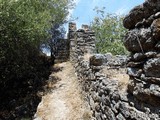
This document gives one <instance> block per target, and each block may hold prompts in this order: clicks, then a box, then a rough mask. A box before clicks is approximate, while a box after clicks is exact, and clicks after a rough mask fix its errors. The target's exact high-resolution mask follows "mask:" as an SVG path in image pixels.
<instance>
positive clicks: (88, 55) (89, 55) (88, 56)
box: [83, 53, 92, 61]
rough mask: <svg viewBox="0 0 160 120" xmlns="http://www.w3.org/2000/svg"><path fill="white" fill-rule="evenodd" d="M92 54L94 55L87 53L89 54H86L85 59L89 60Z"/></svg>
mask: <svg viewBox="0 0 160 120" xmlns="http://www.w3.org/2000/svg"><path fill="white" fill-rule="evenodd" d="M91 56H92V55H91V54H89V53H87V54H85V55H84V57H83V59H84V60H85V61H89V58H90V57H91Z"/></svg>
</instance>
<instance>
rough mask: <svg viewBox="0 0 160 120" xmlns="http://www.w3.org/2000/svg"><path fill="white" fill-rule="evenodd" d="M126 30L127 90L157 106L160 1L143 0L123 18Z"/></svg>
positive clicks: (158, 96) (158, 94) (159, 79)
mask: <svg viewBox="0 0 160 120" xmlns="http://www.w3.org/2000/svg"><path fill="white" fill-rule="evenodd" d="M123 24H124V27H125V28H127V29H129V32H128V33H127V35H126V37H125V39H124V45H125V47H126V48H127V49H128V51H130V52H131V55H130V58H129V60H128V64H127V66H128V74H129V75H130V83H129V85H128V89H129V92H130V93H131V94H132V95H133V96H134V98H136V99H137V100H139V101H141V102H144V103H147V104H149V105H152V106H155V110H156V108H157V109H159V107H160V0H146V1H145V2H144V3H143V4H142V5H139V6H136V7H135V8H134V9H132V10H131V11H130V13H129V14H128V15H127V16H126V17H125V18H124V23H123Z"/></svg>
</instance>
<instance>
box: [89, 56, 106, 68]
mask: <svg viewBox="0 0 160 120" xmlns="http://www.w3.org/2000/svg"><path fill="white" fill-rule="evenodd" d="M104 61H105V57H104V55H102V54H95V55H92V56H91V57H90V65H93V66H101V65H103V63H104Z"/></svg>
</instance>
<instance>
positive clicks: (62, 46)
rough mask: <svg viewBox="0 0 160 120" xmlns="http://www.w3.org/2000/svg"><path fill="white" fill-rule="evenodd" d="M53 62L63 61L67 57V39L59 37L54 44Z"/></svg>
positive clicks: (68, 43)
mask: <svg viewBox="0 0 160 120" xmlns="http://www.w3.org/2000/svg"><path fill="white" fill-rule="evenodd" d="M55 46H56V47H55V51H54V52H55V62H65V61H67V60H68V59H69V51H70V50H69V46H70V42H69V40H68V39H59V40H58V42H56V45H55Z"/></svg>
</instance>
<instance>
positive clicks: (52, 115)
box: [35, 62, 90, 120]
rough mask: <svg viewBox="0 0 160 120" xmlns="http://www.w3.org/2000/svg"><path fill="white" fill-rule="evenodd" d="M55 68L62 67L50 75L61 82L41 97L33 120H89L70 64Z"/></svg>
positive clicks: (59, 65)
mask: <svg viewBox="0 0 160 120" xmlns="http://www.w3.org/2000/svg"><path fill="white" fill-rule="evenodd" d="M56 66H57V67H62V71H59V72H57V73H54V74H52V75H54V76H56V77H58V78H60V79H61V80H60V81H58V82H57V83H56V84H54V85H53V86H52V87H53V88H54V89H53V90H52V92H50V93H48V94H47V95H45V96H43V97H42V101H41V103H40V104H39V106H38V109H37V113H36V118H35V120H90V112H89V111H88V110H87V107H86V105H85V102H84V101H83V99H82V95H81V92H80V91H81V89H80V87H79V84H78V80H77V78H76V75H75V73H74V70H73V67H72V65H71V63H69V62H64V63H60V64H57V65H56Z"/></svg>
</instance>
